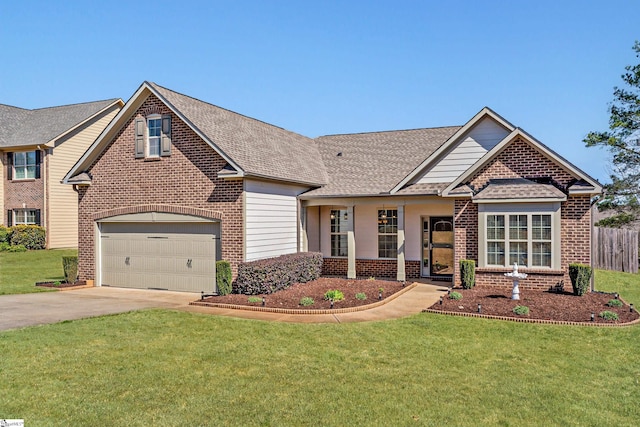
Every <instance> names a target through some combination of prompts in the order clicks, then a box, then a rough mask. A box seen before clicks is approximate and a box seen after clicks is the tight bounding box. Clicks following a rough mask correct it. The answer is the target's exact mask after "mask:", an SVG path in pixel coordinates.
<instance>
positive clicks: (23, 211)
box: [11, 209, 37, 225]
mask: <svg viewBox="0 0 640 427" xmlns="http://www.w3.org/2000/svg"><path fill="white" fill-rule="evenodd" d="M36 210H37V209H13V214H12V219H11V222H13V224H11V225H37V222H36ZM27 212H33V222H27ZM18 214H23V216H24V221H21V222H18Z"/></svg>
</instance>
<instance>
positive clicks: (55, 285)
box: [36, 280, 87, 289]
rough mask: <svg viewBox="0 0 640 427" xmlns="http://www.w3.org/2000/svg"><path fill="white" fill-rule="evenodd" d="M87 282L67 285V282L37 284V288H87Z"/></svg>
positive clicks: (82, 281) (80, 281) (79, 281)
mask: <svg viewBox="0 0 640 427" xmlns="http://www.w3.org/2000/svg"><path fill="white" fill-rule="evenodd" d="M86 285H87V282H86V281H84V280H78V281H77V282H76V283H67V282H36V286H40V287H43V288H56V289H60V288H77V287H80V286H86Z"/></svg>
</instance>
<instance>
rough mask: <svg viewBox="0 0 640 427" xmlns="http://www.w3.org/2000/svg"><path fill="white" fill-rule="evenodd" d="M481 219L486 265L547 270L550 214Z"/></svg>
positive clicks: (551, 231)
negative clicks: (482, 220) (543, 268)
mask: <svg viewBox="0 0 640 427" xmlns="http://www.w3.org/2000/svg"><path fill="white" fill-rule="evenodd" d="M485 218H486V219H485V221H486V222H485V240H486V243H485V244H486V246H485V247H486V264H487V265H494V266H510V265H513V264H514V263H517V264H518V265H521V266H524V267H551V265H552V259H553V233H554V230H553V226H552V224H553V221H552V214H520V213H518V214H487V215H486V216H485ZM507 254H508V256H507Z"/></svg>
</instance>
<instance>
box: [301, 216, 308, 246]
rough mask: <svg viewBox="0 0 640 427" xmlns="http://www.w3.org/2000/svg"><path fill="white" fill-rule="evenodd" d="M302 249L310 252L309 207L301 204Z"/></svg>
mask: <svg viewBox="0 0 640 427" xmlns="http://www.w3.org/2000/svg"><path fill="white" fill-rule="evenodd" d="M300 251H301V252H309V238H308V236H307V207H306V206H300Z"/></svg>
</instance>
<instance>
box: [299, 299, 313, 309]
mask: <svg viewBox="0 0 640 427" xmlns="http://www.w3.org/2000/svg"><path fill="white" fill-rule="evenodd" d="M314 302H315V301H314V300H313V298H311V297H302V298H300V305H301V306H303V307H309V306H310V305H313V303H314Z"/></svg>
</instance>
